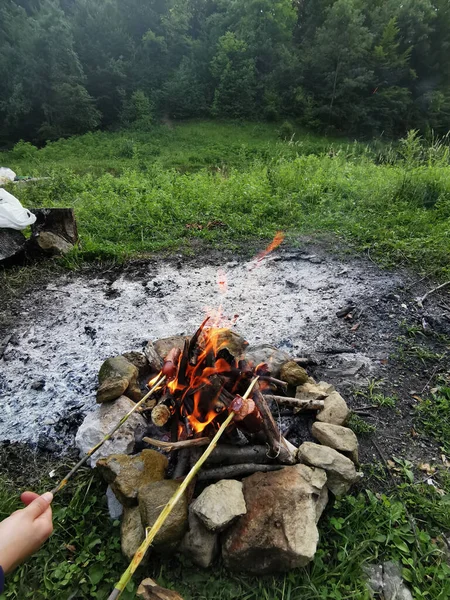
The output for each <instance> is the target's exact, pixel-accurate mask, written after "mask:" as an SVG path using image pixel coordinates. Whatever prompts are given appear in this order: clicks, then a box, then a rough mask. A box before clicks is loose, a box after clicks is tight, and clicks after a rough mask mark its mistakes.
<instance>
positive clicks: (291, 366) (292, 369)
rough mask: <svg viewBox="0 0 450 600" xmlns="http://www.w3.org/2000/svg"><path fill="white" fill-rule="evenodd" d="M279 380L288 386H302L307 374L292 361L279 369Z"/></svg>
mask: <svg viewBox="0 0 450 600" xmlns="http://www.w3.org/2000/svg"><path fill="white" fill-rule="evenodd" d="M280 379H282V380H283V381H286V382H287V383H289V385H295V386H297V385H302V384H303V383H306V382H307V381H308V373H307V372H306V371H305V369H304V368H303V367H301V366H300V365H298V364H297V363H296V362H295V361H293V360H288V361H287V362H285V363H283V364H282V365H281V368H280Z"/></svg>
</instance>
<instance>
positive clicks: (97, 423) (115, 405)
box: [75, 396, 147, 467]
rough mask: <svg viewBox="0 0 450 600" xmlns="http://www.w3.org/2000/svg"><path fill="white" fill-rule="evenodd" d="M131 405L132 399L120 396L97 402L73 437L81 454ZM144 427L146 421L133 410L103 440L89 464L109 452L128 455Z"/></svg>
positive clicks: (142, 433)
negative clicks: (117, 428) (121, 423)
mask: <svg viewBox="0 0 450 600" xmlns="http://www.w3.org/2000/svg"><path fill="white" fill-rule="evenodd" d="M133 406H134V402H132V401H131V400H130V399H129V398H127V397H126V396H121V397H120V398H118V399H117V400H114V401H113V402H108V403H106V404H98V405H97V406H96V407H95V408H94V410H93V411H92V412H90V413H88V414H87V415H86V417H85V419H84V421H83V422H82V424H81V426H80V428H79V429H78V432H77V435H76V437H75V443H76V445H77V448H78V449H79V450H80V454H81V456H84V455H85V454H87V452H88V451H89V450H90V449H91V448H92V447H93V446H95V445H96V444H98V443H99V442H100V441H101V440H102V439H103V438H104V437H105V435H106V434H107V433H109V432H110V431H111V429H112V428H113V427H114V426H115V425H117V423H118V422H119V421H120V419H121V418H122V417H123V416H125V415H126V414H127V413H128V412H129V411H130V410H131V409H132V408H133ZM146 429H147V421H146V420H145V419H144V417H143V416H142V415H139V414H137V413H133V414H132V415H131V416H130V417H129V418H128V420H127V421H126V422H125V423H124V424H123V425H122V427H121V428H120V429H119V430H118V431H116V433H115V434H114V435H113V437H112V439H110V440H108V441H107V442H105V443H104V444H103V446H102V447H101V448H100V449H99V450H97V452H96V453H95V454H94V455H93V456H92V457H91V458H90V459H89V461H88V462H89V464H90V465H91V467H94V466H95V463H96V462H97V460H98V459H99V458H102V457H104V456H109V455H110V454H131V453H132V452H133V450H134V446H135V443H136V441H137V440H140V439H142V437H143V436H144V435H145V432H146Z"/></svg>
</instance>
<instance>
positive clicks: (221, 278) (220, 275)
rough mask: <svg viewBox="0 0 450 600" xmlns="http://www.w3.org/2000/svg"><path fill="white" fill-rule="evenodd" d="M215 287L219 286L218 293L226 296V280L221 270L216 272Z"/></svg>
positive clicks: (225, 275)
mask: <svg viewBox="0 0 450 600" xmlns="http://www.w3.org/2000/svg"><path fill="white" fill-rule="evenodd" d="M217 285H218V286H219V292H220V293H221V294H226V293H227V292H228V278H227V274H226V273H225V271H224V270H223V269H219V270H218V271H217Z"/></svg>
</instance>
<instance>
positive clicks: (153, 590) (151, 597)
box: [136, 577, 183, 600]
mask: <svg viewBox="0 0 450 600" xmlns="http://www.w3.org/2000/svg"><path fill="white" fill-rule="evenodd" d="M136 596H137V597H138V598H141V600H183V598H182V597H181V596H180V594H178V593H177V592H174V591H173V590H167V589H166V588H163V587H161V586H160V585H158V584H157V583H156V581H153V579H150V578H149V577H148V578H147V579H144V581H142V582H141V585H140V586H139V587H138V589H137V592H136Z"/></svg>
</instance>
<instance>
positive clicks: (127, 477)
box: [97, 450, 168, 506]
mask: <svg viewBox="0 0 450 600" xmlns="http://www.w3.org/2000/svg"><path fill="white" fill-rule="evenodd" d="M167 465H168V460H167V458H166V457H165V456H163V455H162V454H160V453H159V452H156V450H143V451H142V452H141V453H140V454H136V455H135V456H128V455H126V454H112V455H111V456H108V457H106V458H101V459H100V460H98V461H97V467H98V469H99V470H100V473H101V474H102V475H103V477H104V478H105V480H106V481H107V482H108V483H109V484H110V486H111V489H112V490H113V492H114V493H115V495H116V497H117V498H118V500H119V501H120V502H121V503H122V504H123V505H124V506H136V505H137V502H138V500H137V498H138V492H139V490H140V488H141V487H142V486H143V485H146V484H147V483H151V482H153V481H161V480H162V479H164V476H165V473H166V469H167Z"/></svg>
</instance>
